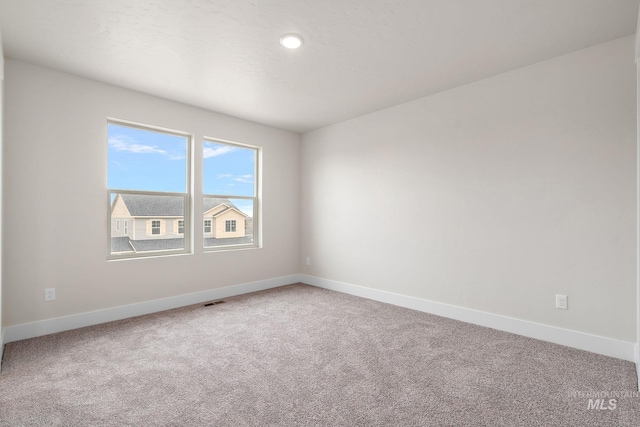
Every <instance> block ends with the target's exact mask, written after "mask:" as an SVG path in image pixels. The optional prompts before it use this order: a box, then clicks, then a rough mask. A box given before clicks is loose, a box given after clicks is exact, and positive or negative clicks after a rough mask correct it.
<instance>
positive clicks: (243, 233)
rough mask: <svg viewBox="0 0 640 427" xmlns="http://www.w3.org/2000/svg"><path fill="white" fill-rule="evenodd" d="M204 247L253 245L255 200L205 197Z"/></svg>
mask: <svg viewBox="0 0 640 427" xmlns="http://www.w3.org/2000/svg"><path fill="white" fill-rule="evenodd" d="M203 205H204V215H203V217H204V218H203V224H202V227H203V232H204V247H205V248H215V247H221V246H236V245H253V242H254V240H253V200H248V199H234V198H232V197H229V198H213V197H205V198H204V200H203Z"/></svg>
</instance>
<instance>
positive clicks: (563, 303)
mask: <svg viewBox="0 0 640 427" xmlns="http://www.w3.org/2000/svg"><path fill="white" fill-rule="evenodd" d="M568 306H569V297H568V296H566V295H560V294H556V308H559V309H561V310H567V309H568Z"/></svg>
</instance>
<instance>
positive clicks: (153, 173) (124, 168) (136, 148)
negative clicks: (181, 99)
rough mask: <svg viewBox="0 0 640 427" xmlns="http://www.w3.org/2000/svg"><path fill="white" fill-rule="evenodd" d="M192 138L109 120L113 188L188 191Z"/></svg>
mask: <svg viewBox="0 0 640 427" xmlns="http://www.w3.org/2000/svg"><path fill="white" fill-rule="evenodd" d="M188 140H189V139H188V138H187V137H185V136H180V135H173V134H170V133H163V132H156V131H152V130H145V129H139V128H135V127H129V126H123V125H119V124H114V123H109V125H108V147H109V153H108V154H109V165H108V171H109V172H108V175H109V176H108V186H109V188H112V189H120V190H143V191H164V192H172V193H184V192H186V191H187V161H186V158H187V145H188Z"/></svg>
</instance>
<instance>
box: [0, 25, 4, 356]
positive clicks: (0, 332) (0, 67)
mask: <svg viewBox="0 0 640 427" xmlns="http://www.w3.org/2000/svg"><path fill="white" fill-rule="evenodd" d="M3 107H4V54H3V48H2V34H1V33H0V368H2V354H3V351H4V326H5V325H4V324H3V322H2V292H3V290H2V246H3V245H2V241H3V240H2V181H3V180H2V152H3V149H2V147H3V143H2V141H3V139H2V137H3V130H2V123H3V121H2V118H3Z"/></svg>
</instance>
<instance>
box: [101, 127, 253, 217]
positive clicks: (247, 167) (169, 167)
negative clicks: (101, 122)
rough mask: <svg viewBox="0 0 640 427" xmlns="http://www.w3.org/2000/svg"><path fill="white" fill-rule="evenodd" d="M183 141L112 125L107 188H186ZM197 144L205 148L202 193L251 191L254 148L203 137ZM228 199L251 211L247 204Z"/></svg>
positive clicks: (164, 189) (184, 145)
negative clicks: (201, 141) (200, 142)
mask: <svg viewBox="0 0 640 427" xmlns="http://www.w3.org/2000/svg"><path fill="white" fill-rule="evenodd" d="M187 143H188V138H186V137H182V136H178V135H170V134H165V133H161V132H152V131H148V130H142V129H137V128H132V127H127V126H121V125H117V124H113V123H110V124H109V125H108V146H109V164H108V167H109V177H108V187H109V189H120V190H143V191H166V192H176V193H183V192H185V191H186V187H187V180H186V165H187V160H186V156H187ZM195 146H196V149H202V150H203V152H202V154H203V156H202V157H203V187H204V188H203V193H204V194H212V195H213V194H217V195H237V196H253V195H254V182H255V176H254V170H255V151H254V150H251V149H248V148H242V147H236V146H231V145H227V144H219V143H215V142H207V141H205V142H203V143H202V145H201V144H195ZM196 184H198V181H196ZM232 201H233V202H234V203H235V204H236V205H237V206H238V207H239V208H240V209H241V210H243V211H245V212H246V213H250V211H251V203H247V202H245V201H242V200H237V199H236V200H232Z"/></svg>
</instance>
